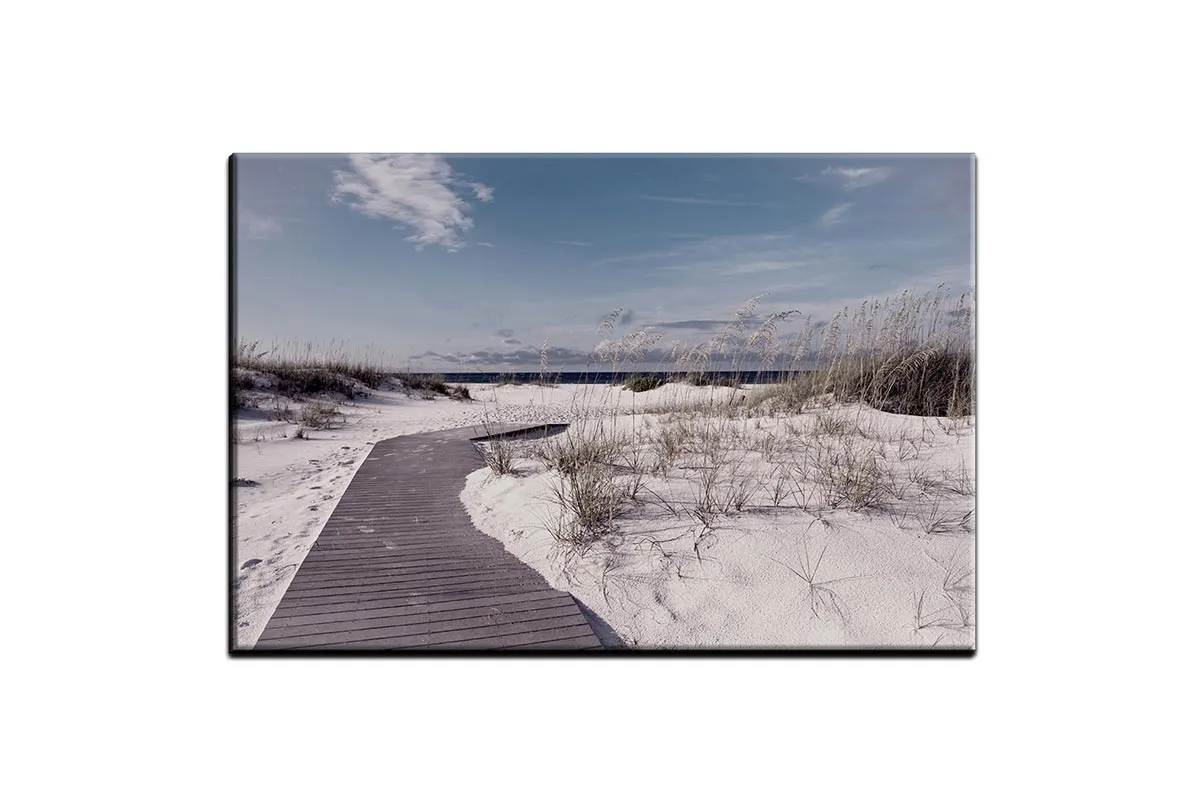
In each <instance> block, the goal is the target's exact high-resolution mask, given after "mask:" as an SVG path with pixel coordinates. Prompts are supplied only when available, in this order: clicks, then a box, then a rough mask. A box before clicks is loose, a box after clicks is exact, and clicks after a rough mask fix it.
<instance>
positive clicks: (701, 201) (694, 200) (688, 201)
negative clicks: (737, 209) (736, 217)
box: [638, 194, 755, 205]
mask: <svg viewBox="0 0 1200 810" xmlns="http://www.w3.org/2000/svg"><path fill="white" fill-rule="evenodd" d="M638 199H639V200H655V201H657V202H669V203H682V204H684V205H755V203H751V202H745V201H742V200H713V199H710V198H708V197H660V196H658V195H656V194H639V195H638Z"/></svg>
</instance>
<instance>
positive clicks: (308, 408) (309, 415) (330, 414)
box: [300, 402, 346, 430]
mask: <svg viewBox="0 0 1200 810" xmlns="http://www.w3.org/2000/svg"><path fill="white" fill-rule="evenodd" d="M338 417H341V420H342V422H343V423H345V421H346V417H345V415H344V414H343V413H342V412H341V411H339V410H338V409H337V408H336V407H334V406H333V405H330V404H328V403H324V402H310V403H308V404H307V405H305V406H304V407H303V408H301V409H300V424H301V425H302V426H304V427H310V428H317V429H320V430H328V429H329V428H331V427H333V423H334V420H336V419H337V418H338Z"/></svg>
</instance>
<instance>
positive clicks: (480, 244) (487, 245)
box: [475, 242, 495, 248]
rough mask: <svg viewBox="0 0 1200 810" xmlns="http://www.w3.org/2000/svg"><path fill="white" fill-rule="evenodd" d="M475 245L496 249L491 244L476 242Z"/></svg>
mask: <svg viewBox="0 0 1200 810" xmlns="http://www.w3.org/2000/svg"><path fill="white" fill-rule="evenodd" d="M475 244H477V245H479V246H480V247H487V248H494V247H495V245H493V244H492V243H491V242H476V243H475Z"/></svg>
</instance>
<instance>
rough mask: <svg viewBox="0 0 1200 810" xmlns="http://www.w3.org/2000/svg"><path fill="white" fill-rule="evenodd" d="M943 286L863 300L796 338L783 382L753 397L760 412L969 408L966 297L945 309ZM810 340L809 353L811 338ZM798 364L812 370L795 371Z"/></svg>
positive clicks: (956, 411) (943, 412) (956, 412)
mask: <svg viewBox="0 0 1200 810" xmlns="http://www.w3.org/2000/svg"><path fill="white" fill-rule="evenodd" d="M946 304H947V302H946V291H945V287H944V286H941V287H938V289H937V290H936V291H934V292H932V293H926V294H925V295H922V296H914V295H912V294H910V293H908V292H907V291H906V292H905V293H903V294H902V295H900V296H898V297H897V298H895V299H885V300H884V301H882V302H881V301H873V302H869V301H864V302H863V303H862V305H861V306H860V307H859V309H858V311H857V312H856V313H855V314H854V315H851V314H850V310H849V308H844V309H842V310H841V311H840V312H838V313H837V314H836V315H835V316H834V317H833V319H832V320H831V321H830V322H829V323H828V324H825V325H824V326H822V327H821V328H820V330H819V331H818V332H817V333H816V334H814V333H813V328H812V324H811V321H809V323H808V325H807V327H806V329H805V331H804V332H802V333H801V335H800V336H798V339H797V340H796V343H795V346H796V351H795V354H794V357H793V368H794V369H796V371H791V372H788V373H787V374H786V375H785V377H786V379H785V380H784V381H783V382H782V383H780V384H778V385H775V386H771V387H770V388H768V389H767V390H765V391H764V392H763V393H761V394H756V396H755V404H763V405H765V406H766V408H767V410H768V411H784V412H791V413H799V412H800V411H801V410H802V409H803V408H804V407H805V406H806V405H807V404H809V403H811V402H812V401H813V399H814V398H819V397H822V396H828V397H831V398H832V399H834V400H835V401H839V402H859V403H862V404H865V405H868V406H870V407H872V408H878V409H879V410H882V411H888V412H890V413H899V414H905V415H908V416H938V417H951V418H958V417H963V416H968V415H970V414H973V413H974V411H975V355H974V347H973V340H974V331H973V330H974V325H973V324H974V298H973V295H972V294H971V293H967V294H965V295H963V296H962V297H961V298H960V299H959V301H958V303H957V306H956V307H954V308H951V309H948V308H947V306H946ZM814 342H815V343H816V344H817V349H816V352H815V354H813V351H812V346H813V343H814ZM805 365H811V366H812V368H805V369H804V370H800V369H801V368H802V367H803V366H805Z"/></svg>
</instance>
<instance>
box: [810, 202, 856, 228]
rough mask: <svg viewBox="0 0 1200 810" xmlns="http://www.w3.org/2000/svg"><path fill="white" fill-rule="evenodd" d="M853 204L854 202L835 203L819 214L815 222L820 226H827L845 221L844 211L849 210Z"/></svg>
mask: <svg viewBox="0 0 1200 810" xmlns="http://www.w3.org/2000/svg"><path fill="white" fill-rule="evenodd" d="M853 205H854V203H841V204H840V205H835V206H834V207H833V208H830V209H829V210H828V211H826V212H825V213H824V214H821V218H820V219H819V220H817V224H819V225H820V226H821V227H822V228H829V227H832V226H834V225H837V224H838V223H839V222H845V221H846V212H847V211H849V210H850V208H851V206H853Z"/></svg>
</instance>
